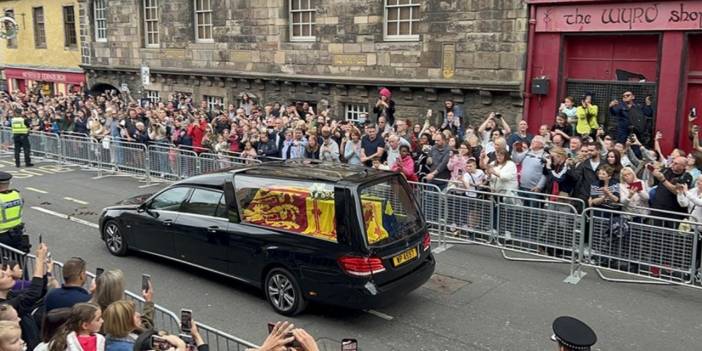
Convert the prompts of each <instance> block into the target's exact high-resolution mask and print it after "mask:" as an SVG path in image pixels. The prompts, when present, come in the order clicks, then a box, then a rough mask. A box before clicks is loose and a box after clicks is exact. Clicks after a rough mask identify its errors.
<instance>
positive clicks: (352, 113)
mask: <svg viewBox="0 0 702 351" xmlns="http://www.w3.org/2000/svg"><path fill="white" fill-rule="evenodd" d="M344 115H345V116H346V120H347V121H352V122H364V119H363V118H361V116H363V115H366V116H367V115H368V105H366V104H346V105H344Z"/></svg>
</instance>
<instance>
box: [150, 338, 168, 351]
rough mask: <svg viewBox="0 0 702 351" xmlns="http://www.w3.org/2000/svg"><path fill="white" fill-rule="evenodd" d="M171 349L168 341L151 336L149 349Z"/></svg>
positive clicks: (160, 350)
mask: <svg viewBox="0 0 702 351" xmlns="http://www.w3.org/2000/svg"><path fill="white" fill-rule="evenodd" d="M172 347H173V345H171V343H170V342H168V340H166V339H164V338H162V337H160V336H158V335H153V336H151V349H152V350H154V351H167V350H170V349H171V348H172Z"/></svg>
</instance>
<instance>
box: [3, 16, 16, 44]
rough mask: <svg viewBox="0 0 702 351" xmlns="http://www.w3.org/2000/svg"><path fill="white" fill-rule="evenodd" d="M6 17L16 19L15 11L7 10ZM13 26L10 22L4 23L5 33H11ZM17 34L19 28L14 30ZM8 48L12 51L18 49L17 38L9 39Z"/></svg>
mask: <svg viewBox="0 0 702 351" xmlns="http://www.w3.org/2000/svg"><path fill="white" fill-rule="evenodd" d="M5 17H10V18H15V10H12V9H10V10H5ZM12 26H13V24H12V23H11V22H10V21H5V22H4V23H3V27H4V28H3V29H4V31H5V32H10V30H11V27H12ZM14 30H15V33H16V31H17V27H15V28H14ZM7 47H8V48H11V49H16V48H17V36H14V37H12V38H8V39H7Z"/></svg>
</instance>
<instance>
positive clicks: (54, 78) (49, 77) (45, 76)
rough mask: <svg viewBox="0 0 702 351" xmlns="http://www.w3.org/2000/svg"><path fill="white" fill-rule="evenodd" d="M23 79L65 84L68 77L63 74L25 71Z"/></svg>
mask: <svg viewBox="0 0 702 351" xmlns="http://www.w3.org/2000/svg"><path fill="white" fill-rule="evenodd" d="M22 78H24V79H28V80H35V81H40V82H65V81H66V75H65V74H62V73H51V72H34V71H23V72H22Z"/></svg>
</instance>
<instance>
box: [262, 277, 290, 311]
mask: <svg viewBox="0 0 702 351" xmlns="http://www.w3.org/2000/svg"><path fill="white" fill-rule="evenodd" d="M268 296H269V297H270V299H271V302H273V305H275V307H276V308H278V309H279V310H281V311H288V310H290V309H291V308H292V307H293V305H294V304H295V289H293V285H292V282H291V281H290V279H288V277H286V276H285V275H283V274H275V275H273V276H272V277H271V279H269V280H268Z"/></svg>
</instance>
